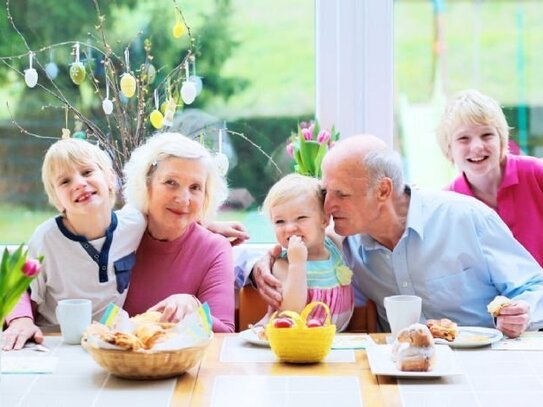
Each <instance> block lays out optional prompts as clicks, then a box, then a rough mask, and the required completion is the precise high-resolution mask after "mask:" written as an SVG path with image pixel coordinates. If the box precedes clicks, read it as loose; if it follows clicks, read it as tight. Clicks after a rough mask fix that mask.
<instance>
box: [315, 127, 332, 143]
mask: <svg viewBox="0 0 543 407" xmlns="http://www.w3.org/2000/svg"><path fill="white" fill-rule="evenodd" d="M331 137H332V135H331V134H330V132H329V131H328V130H321V131H320V133H319V135H318V136H317V143H319V144H327V143H328V142H329V141H330V138H331Z"/></svg>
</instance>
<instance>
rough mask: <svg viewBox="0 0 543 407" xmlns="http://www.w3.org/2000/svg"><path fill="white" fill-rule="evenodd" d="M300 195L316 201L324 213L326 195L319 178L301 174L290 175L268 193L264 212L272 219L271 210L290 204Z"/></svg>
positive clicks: (263, 206)
mask: <svg viewBox="0 0 543 407" xmlns="http://www.w3.org/2000/svg"><path fill="white" fill-rule="evenodd" d="M300 195H304V196H307V197H308V199H315V200H316V201H317V203H318V204H319V208H321V209H322V215H323V216H325V213H324V193H323V189H322V187H321V184H320V181H319V180H318V179H317V178H313V177H308V176H305V175H300V174H289V175H286V176H284V177H283V178H281V179H280V180H279V181H277V182H276V183H275V184H274V185H273V186H272V187H271V188H270V190H269V191H268V195H266V199H264V203H263V204H262V211H263V212H264V213H265V214H266V215H267V216H268V217H270V218H271V210H272V208H273V207H274V206H276V205H280V204H282V203H285V202H288V201H290V200H291V199H294V198H297V197H299V196H300Z"/></svg>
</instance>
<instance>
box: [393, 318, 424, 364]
mask: <svg viewBox="0 0 543 407" xmlns="http://www.w3.org/2000/svg"><path fill="white" fill-rule="evenodd" d="M392 360H393V361H394V362H395V363H396V366H397V367H398V369H400V370H402V371H406V372H427V371H430V370H432V367H433V365H434V362H435V348H434V338H433V337H432V334H431V333H430V330H429V329H428V327H427V326H426V325H423V324H413V325H411V326H409V327H408V328H405V329H402V330H401V331H400V332H399V333H398V336H397V338H396V340H395V341H394V344H393V345H392Z"/></svg>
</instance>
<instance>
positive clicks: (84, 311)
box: [56, 299, 92, 345]
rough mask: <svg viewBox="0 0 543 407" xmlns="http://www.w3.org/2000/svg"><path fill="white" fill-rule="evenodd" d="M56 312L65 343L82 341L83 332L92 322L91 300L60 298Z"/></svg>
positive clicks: (75, 343) (73, 343)
mask: <svg viewBox="0 0 543 407" xmlns="http://www.w3.org/2000/svg"><path fill="white" fill-rule="evenodd" d="M56 313H57V320H58V323H59V325H60V332H61V333H62V337H63V339H64V343H67V344H69V345H77V344H79V343H81V337H82V336H83V332H85V329H87V327H88V326H89V325H90V323H91V318H92V304H91V301H90V300H85V299H70V300H60V301H59V302H58V305H57V312H56Z"/></svg>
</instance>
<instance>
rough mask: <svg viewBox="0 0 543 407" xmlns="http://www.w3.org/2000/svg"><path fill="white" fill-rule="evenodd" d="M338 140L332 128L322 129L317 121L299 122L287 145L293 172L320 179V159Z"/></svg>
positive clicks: (337, 134) (336, 132)
mask: <svg viewBox="0 0 543 407" xmlns="http://www.w3.org/2000/svg"><path fill="white" fill-rule="evenodd" d="M338 139H339V132H338V131H336V129H335V128H334V127H332V128H331V129H323V128H321V127H320V125H319V122H318V121H315V122H314V123H312V122H301V123H300V124H299V125H298V130H297V132H296V133H293V134H292V136H291V137H290V141H289V143H288V144H287V153H288V154H289V155H290V156H291V157H292V158H294V161H295V165H294V171H296V172H297V173H299V174H302V175H307V176H310V177H316V178H320V176H321V163H322V159H323V158H324V155H325V154H326V152H327V151H328V149H329V148H330V147H332V146H333V145H334V143H335V142H336V141H337V140H338Z"/></svg>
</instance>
